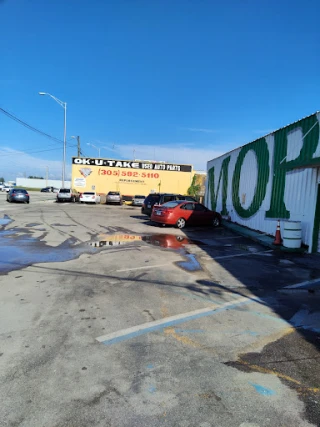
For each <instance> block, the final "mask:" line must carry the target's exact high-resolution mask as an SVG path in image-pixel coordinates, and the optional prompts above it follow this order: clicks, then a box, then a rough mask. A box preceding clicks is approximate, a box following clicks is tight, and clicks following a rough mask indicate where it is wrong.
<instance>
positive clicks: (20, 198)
mask: <svg viewBox="0 0 320 427" xmlns="http://www.w3.org/2000/svg"><path fill="white" fill-rule="evenodd" d="M7 202H9V203H11V202H21V203H29V202H30V197H29V194H28V192H27V191H26V190H23V189H22V188H12V189H11V190H10V191H9V192H8V194H7Z"/></svg>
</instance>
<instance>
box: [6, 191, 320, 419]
mask: <svg viewBox="0 0 320 427" xmlns="http://www.w3.org/2000/svg"><path fill="white" fill-rule="evenodd" d="M316 278H320V265H319V256H318V255H294V254H284V253H282V252H278V251H272V250H269V249H266V248H264V247H262V246H260V245H259V244H257V243H254V242H252V241H250V240H248V239H245V238H243V237H240V236H238V235H235V234H233V233H231V232H230V231H228V230H226V229H224V228H220V229H215V230H213V229H208V228H186V229H185V230H184V231H180V230H177V229H174V228H167V227H166V228H162V227H155V226H153V225H152V224H151V223H150V221H149V220H148V218H147V217H144V216H142V215H141V214H140V210H139V208H132V207H129V206H105V205H96V206H90V205H80V204H72V203H70V204H69V203H66V204H57V203H54V196H53V195H50V194H40V193H39V194H37V193H34V194H32V193H31V202H30V205H18V204H8V203H6V202H5V195H4V194H2V193H0V401H1V405H0V425H1V426H6V427H7V426H8V427H9V426H10V427H13V426H22V427H87V426H97V427H106V426H112V427H122V426H125V427H127V426H128V427H129V426H130V427H131V426H137V427H143V426H148V427H150V426H155V427H158V426H159V427H160V426H161V427H162V426H176V427H198V426H200V427H215V426H217V427H233V426H234V427H264V426H283V427H287V426H288V427H289V426H290V427H295V426H296V427H298V426H299V427H301V426H302V427H306V426H318V425H320V409H319V408H320V404H319V402H320V370H319V347H320V321H319V320H320V314H319V312H320V309H319V292H318V291H317V290H313V291H312V292H308V291H292V292H288V291H286V290H285V289H284V287H285V286H288V285H292V284H296V283H299V282H304V281H308V280H314V279H316Z"/></svg>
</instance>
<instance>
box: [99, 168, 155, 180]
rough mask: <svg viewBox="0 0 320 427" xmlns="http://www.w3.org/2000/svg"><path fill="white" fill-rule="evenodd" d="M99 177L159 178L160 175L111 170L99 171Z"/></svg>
mask: <svg viewBox="0 0 320 427" xmlns="http://www.w3.org/2000/svg"><path fill="white" fill-rule="evenodd" d="M98 174H99V175H108V176H111V175H113V176H132V177H133V178H156V179H158V178H159V174H158V173H152V172H132V171H120V170H116V171H115V170H110V169H99V172H98Z"/></svg>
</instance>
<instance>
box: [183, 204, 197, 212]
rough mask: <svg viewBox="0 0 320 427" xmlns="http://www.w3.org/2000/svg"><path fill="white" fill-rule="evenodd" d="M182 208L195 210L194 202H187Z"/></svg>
mask: <svg viewBox="0 0 320 427" xmlns="http://www.w3.org/2000/svg"><path fill="white" fill-rule="evenodd" d="M181 209H185V210H186V211H193V210H194V203H186V204H185V205H183V206H181Z"/></svg>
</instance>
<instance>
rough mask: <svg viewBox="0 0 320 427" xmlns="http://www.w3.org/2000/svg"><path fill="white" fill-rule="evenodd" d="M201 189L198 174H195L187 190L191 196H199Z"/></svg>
mask: <svg viewBox="0 0 320 427" xmlns="http://www.w3.org/2000/svg"><path fill="white" fill-rule="evenodd" d="M200 190H201V185H200V184H197V175H193V178H192V182H191V185H190V187H189V188H188V190H187V193H188V195H189V196H192V197H194V198H197V197H198V196H199V192H200Z"/></svg>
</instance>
